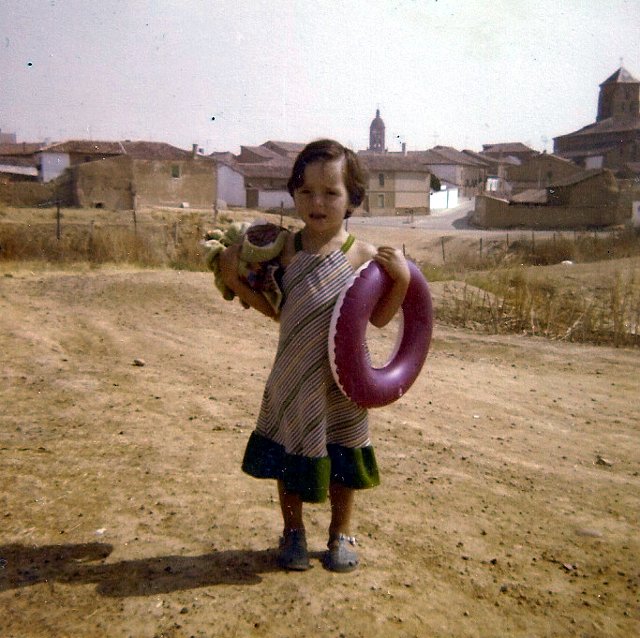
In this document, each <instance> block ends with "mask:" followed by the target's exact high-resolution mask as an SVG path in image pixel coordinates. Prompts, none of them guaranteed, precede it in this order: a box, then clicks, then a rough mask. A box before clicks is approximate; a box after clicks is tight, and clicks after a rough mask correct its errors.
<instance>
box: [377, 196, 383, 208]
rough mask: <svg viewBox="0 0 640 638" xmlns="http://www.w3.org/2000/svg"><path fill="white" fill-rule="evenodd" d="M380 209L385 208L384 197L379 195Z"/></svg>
mask: <svg viewBox="0 0 640 638" xmlns="http://www.w3.org/2000/svg"><path fill="white" fill-rule="evenodd" d="M378 208H384V195H378Z"/></svg>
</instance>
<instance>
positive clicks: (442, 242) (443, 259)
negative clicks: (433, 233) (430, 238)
mask: <svg viewBox="0 0 640 638" xmlns="http://www.w3.org/2000/svg"><path fill="white" fill-rule="evenodd" d="M440 242H441V244H442V263H443V264H444V263H445V261H446V259H445V256H444V237H440Z"/></svg>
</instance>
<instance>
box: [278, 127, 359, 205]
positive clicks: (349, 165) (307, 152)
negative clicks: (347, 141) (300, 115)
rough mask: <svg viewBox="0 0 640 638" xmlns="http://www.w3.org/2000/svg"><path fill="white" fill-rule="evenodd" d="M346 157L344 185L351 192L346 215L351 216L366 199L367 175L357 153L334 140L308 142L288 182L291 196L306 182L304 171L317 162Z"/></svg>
mask: <svg viewBox="0 0 640 638" xmlns="http://www.w3.org/2000/svg"><path fill="white" fill-rule="evenodd" d="M341 159H344V162H343V167H344V172H343V177H344V185H345V187H346V189H347V192H348V193H349V204H350V205H349V208H348V209H347V212H346V214H345V217H350V216H351V214H352V213H353V211H354V209H356V208H358V206H360V204H362V201H363V200H364V195H365V191H366V176H365V173H364V171H363V169H362V166H361V165H360V162H359V160H358V157H357V155H356V154H355V153H354V152H353V151H352V150H351V149H349V148H346V147H344V146H342V144H340V143H339V142H336V141H334V140H316V141H315V142H311V143H310V144H307V145H306V146H305V147H304V148H303V149H302V151H300V154H299V155H298V157H297V158H296V161H295V163H294V165H293V169H292V171H291V177H290V178H289V181H288V182H287V190H288V191H289V194H290V195H291V197H293V194H294V192H295V191H296V190H297V189H298V188H300V187H301V186H302V185H303V184H304V171H305V169H306V168H307V166H309V164H313V163H315V162H333V161H336V160H341Z"/></svg>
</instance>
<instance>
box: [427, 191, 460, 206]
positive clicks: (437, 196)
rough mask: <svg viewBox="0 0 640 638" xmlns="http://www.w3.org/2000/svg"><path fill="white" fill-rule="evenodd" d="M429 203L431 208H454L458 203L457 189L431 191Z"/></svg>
mask: <svg viewBox="0 0 640 638" xmlns="http://www.w3.org/2000/svg"><path fill="white" fill-rule="evenodd" d="M430 204H431V210H443V209H445V208H454V207H455V206H457V205H458V189H457V188H447V189H443V190H441V191H436V192H435V193H431V198H430Z"/></svg>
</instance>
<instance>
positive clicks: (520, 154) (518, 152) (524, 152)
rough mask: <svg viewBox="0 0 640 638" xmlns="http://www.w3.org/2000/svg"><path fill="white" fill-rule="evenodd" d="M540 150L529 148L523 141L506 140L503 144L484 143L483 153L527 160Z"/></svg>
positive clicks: (487, 155)
mask: <svg viewBox="0 0 640 638" xmlns="http://www.w3.org/2000/svg"><path fill="white" fill-rule="evenodd" d="M537 154H538V151H536V150H535V149H533V148H529V147H528V146H527V145H526V144H523V143H522V142H506V143H502V144H483V145H482V151H481V155H483V156H486V157H490V158H493V159H496V160H500V159H503V158H506V157H513V158H515V159H516V160H518V161H519V162H525V161H527V160H528V159H531V158H532V157H533V156H534V155H537Z"/></svg>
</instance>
